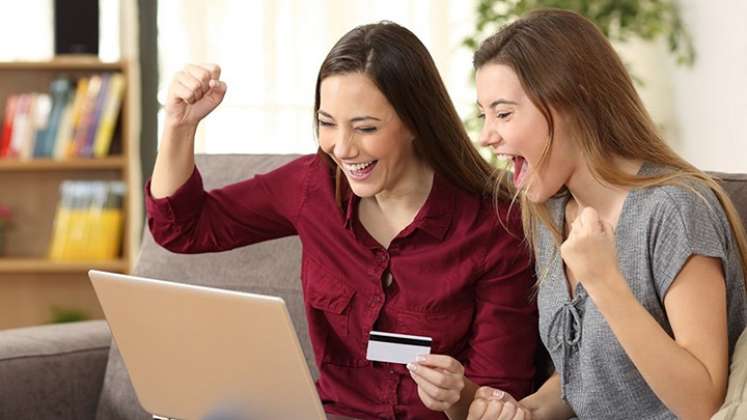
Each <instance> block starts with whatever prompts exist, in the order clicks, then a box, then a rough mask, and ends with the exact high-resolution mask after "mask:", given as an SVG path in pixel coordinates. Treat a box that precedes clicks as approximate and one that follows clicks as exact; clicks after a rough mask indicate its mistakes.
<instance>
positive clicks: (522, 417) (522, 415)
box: [512, 407, 530, 420]
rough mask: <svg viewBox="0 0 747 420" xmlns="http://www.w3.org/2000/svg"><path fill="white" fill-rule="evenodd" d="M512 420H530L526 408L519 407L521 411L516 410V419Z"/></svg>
mask: <svg viewBox="0 0 747 420" xmlns="http://www.w3.org/2000/svg"><path fill="white" fill-rule="evenodd" d="M512 420H530V418H529V413H528V412H527V411H526V409H525V408H522V407H519V409H518V410H516V414H514V418H513V419H512Z"/></svg>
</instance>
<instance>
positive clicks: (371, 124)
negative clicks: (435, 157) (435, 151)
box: [317, 73, 417, 197]
mask: <svg viewBox="0 0 747 420" xmlns="http://www.w3.org/2000/svg"><path fill="white" fill-rule="evenodd" d="M317 116H318V120H319V146H320V147H321V149H322V150H323V151H324V152H325V153H327V154H328V155H329V156H330V157H331V158H332V159H333V160H334V161H335V162H336V163H337V165H338V166H339V167H340V168H341V169H342V170H343V172H344V173H345V176H346V177H347V180H348V183H349V184H350V187H351V189H352V190H353V193H354V194H355V195H357V196H359V197H372V196H375V195H377V194H379V193H381V192H384V191H392V190H395V189H396V188H397V186H398V185H399V184H400V183H402V182H403V179H404V178H405V177H406V176H407V174H408V173H409V172H410V171H411V170H412V169H413V167H414V166H416V165H415V163H417V159H416V158H415V150H414V146H413V135H412V134H411V132H410V130H408V129H407V127H406V126H405V125H404V123H403V122H402V120H400V118H399V116H398V115H397V113H396V112H395V110H394V108H393V107H392V105H391V104H390V103H389V101H388V100H387V99H386V97H385V96H384V95H383V94H382V93H381V91H380V90H379V89H378V88H377V87H376V85H375V84H374V83H373V81H372V80H371V79H370V78H369V77H368V76H367V75H365V74H363V73H345V74H337V75H332V76H329V77H327V78H325V79H324V80H322V82H321V86H320V101H319V111H318V112H317Z"/></svg>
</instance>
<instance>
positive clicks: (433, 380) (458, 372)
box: [407, 354, 465, 411]
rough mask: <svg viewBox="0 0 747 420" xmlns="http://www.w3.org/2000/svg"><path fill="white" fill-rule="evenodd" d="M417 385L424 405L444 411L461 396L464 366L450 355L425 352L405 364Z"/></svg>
mask: <svg viewBox="0 0 747 420" xmlns="http://www.w3.org/2000/svg"><path fill="white" fill-rule="evenodd" d="M407 369H409V370H410V376H411V377H412V379H413V380H414V381H415V383H416V384H417V385H418V396H419V397H420V400H421V401H423V404H425V406H426V407H428V408H429V409H431V410H434V411H446V410H448V409H449V408H451V407H452V406H453V405H454V404H456V403H457V402H458V401H459V399H460V398H461V393H462V389H464V386H465V381H464V366H462V364H461V363H459V361H458V360H456V359H454V358H453V357H451V356H445V355H439V354H426V355H423V356H419V357H418V361H416V362H415V363H410V364H408V365H407Z"/></svg>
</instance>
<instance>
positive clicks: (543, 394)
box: [469, 10, 747, 419]
mask: <svg viewBox="0 0 747 420" xmlns="http://www.w3.org/2000/svg"><path fill="white" fill-rule="evenodd" d="M475 68H476V70H477V74H476V76H477V78H476V80H477V95H478V105H479V106H480V108H481V112H482V113H483V116H484V127H483V129H482V133H481V143H482V144H483V145H484V146H489V147H491V148H492V149H493V150H494V151H495V153H496V154H497V155H503V156H505V157H507V158H510V159H511V160H513V164H514V174H515V175H514V183H515V185H516V187H517V189H518V190H519V193H518V197H519V199H520V201H521V205H522V212H523V216H524V228H525V231H526V234H527V238H528V239H529V241H530V242H531V243H532V244H533V246H534V249H535V251H536V269H537V276H538V279H539V286H538V306H539V312H540V334H541V336H542V340H543V342H544V344H545V346H546V347H547V349H548V351H549V352H550V355H551V357H552V360H553V363H554V365H555V368H556V373H555V374H554V375H553V376H552V377H551V378H550V379H549V380H548V381H547V382H546V383H545V384H544V385H543V386H542V387H541V388H540V389H539V390H538V391H537V392H536V393H534V394H532V395H530V396H529V397H526V398H524V399H522V400H521V401H518V402H517V401H515V400H514V399H513V398H512V397H511V396H510V395H508V394H506V393H505V392H503V391H501V390H493V389H490V388H481V389H480V390H479V391H478V392H477V394H476V397H475V400H474V402H473V403H472V405H471V408H470V417H469V418H470V419H527V418H532V419H556V418H569V417H573V416H578V417H579V418H588V419H670V418H676V417H679V418H699V419H700V418H708V417H710V416H711V415H712V414H713V413H714V412H715V411H716V410H718V408H719V406H720V405H721V404H722V403H723V400H724V396H725V393H726V384H727V378H728V367H729V358H730V356H731V354H732V351H733V349H734V344H735V343H736V341H737V338H738V337H739V335H740V334H741V333H742V330H743V329H744V327H745V319H746V317H747V316H746V313H745V286H744V272H745V266H747V240H745V234H744V228H743V227H742V225H741V222H740V219H739V216H738V215H737V213H736V211H735V209H734V206H733V204H732V203H731V202H730V200H729V198H728V197H727V196H726V194H725V193H724V191H723V190H722V189H721V188H720V187H719V185H718V184H717V183H716V182H715V181H714V180H713V179H711V178H710V177H709V176H707V175H706V174H704V173H703V172H701V171H699V170H698V169H696V168H695V167H693V166H692V165H690V164H689V163H687V162H686V161H684V160H683V159H682V158H680V157H679V156H677V155H676V154H675V153H674V152H673V151H672V150H671V149H670V148H669V147H668V146H667V145H666V144H665V143H664V142H663V141H662V139H661V138H660V137H659V135H658V134H657V133H656V130H655V126H654V124H653V122H652V121H651V119H650V117H649V115H648V114H647V113H646V111H645V109H644V108H643V105H642V104H641V100H640V98H639V97H638V95H637V93H636V91H635V88H634V86H633V84H632V82H631V79H630V77H629V76H628V74H627V72H626V71H625V67H624V66H623V64H622V62H621V61H620V59H619V58H618V56H617V55H616V54H615V52H614V50H613V49H612V48H611V46H610V44H609V42H608V41H607V40H606V39H605V38H604V36H603V35H602V34H601V32H599V30H597V29H596V27H594V25H593V24H592V23H591V22H589V21H588V20H586V19H585V18H583V17H581V16H579V15H577V14H574V13H571V12H564V11H558V10H545V11H538V12H534V13H532V14H530V15H528V16H527V17H525V18H523V19H520V20H518V21H516V22H514V23H513V24H511V25H509V26H507V27H505V28H504V29H502V30H501V31H500V32H499V33H497V34H496V35H494V36H492V37H490V38H488V39H487V40H486V41H485V42H484V43H483V44H482V46H481V47H480V49H479V50H478V51H477V52H476V53H475Z"/></svg>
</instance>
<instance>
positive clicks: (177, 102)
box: [164, 64, 226, 127]
mask: <svg viewBox="0 0 747 420" xmlns="http://www.w3.org/2000/svg"><path fill="white" fill-rule="evenodd" d="M225 95H226V83H225V82H222V81H221V80H220V67H219V66H218V65H217V64H201V65H197V64H187V65H186V66H184V68H183V69H182V70H181V71H179V72H177V73H176V75H174V79H173V80H172V81H171V86H169V93H168V97H167V99H166V104H165V106H164V110H165V111H166V124H167V125H170V126H176V127H189V126H197V124H198V123H199V122H200V121H201V120H202V119H203V118H205V116H206V115H208V114H209V113H210V112H212V111H213V110H214V109H215V108H216V107H217V106H218V105H220V103H221V101H223V97H224V96H225Z"/></svg>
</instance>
